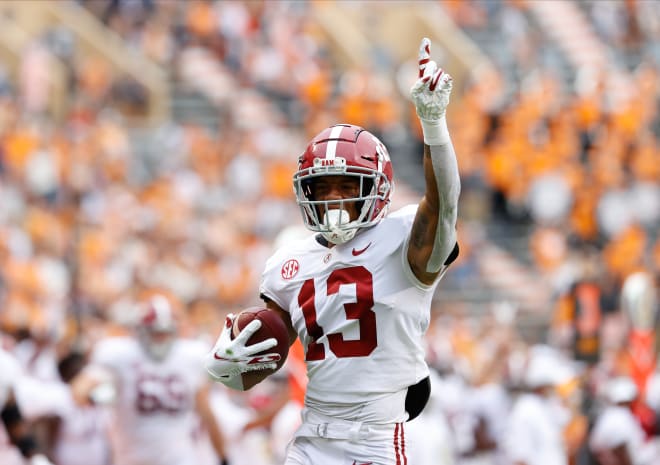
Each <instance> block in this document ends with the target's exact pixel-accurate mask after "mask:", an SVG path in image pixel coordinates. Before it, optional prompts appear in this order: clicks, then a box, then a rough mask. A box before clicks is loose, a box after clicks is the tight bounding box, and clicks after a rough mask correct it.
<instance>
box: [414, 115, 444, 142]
mask: <svg viewBox="0 0 660 465" xmlns="http://www.w3.org/2000/svg"><path fill="white" fill-rule="evenodd" d="M419 121H420V122H421V123H422V133H423V134H424V143H425V144H426V145H445V144H448V143H449V141H450V137H449V129H448V128H447V118H445V117H444V116H443V117H442V118H440V119H439V120H435V121H430V120H425V119H422V118H420V119H419Z"/></svg>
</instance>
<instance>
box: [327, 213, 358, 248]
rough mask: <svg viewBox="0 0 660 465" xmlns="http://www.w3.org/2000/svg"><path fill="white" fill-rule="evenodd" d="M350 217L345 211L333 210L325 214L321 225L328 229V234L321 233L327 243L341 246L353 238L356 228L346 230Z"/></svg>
mask: <svg viewBox="0 0 660 465" xmlns="http://www.w3.org/2000/svg"><path fill="white" fill-rule="evenodd" d="M350 219H351V217H350V215H349V214H348V212H347V211H346V210H343V209H333V210H328V211H326V212H325V215H324V217H323V225H324V226H325V227H326V228H328V229H329V231H328V232H323V233H321V234H323V237H325V238H326V240H327V241H328V242H332V243H333V244H343V243H344V242H347V241H350V240H351V239H353V236H355V232H356V231H357V229H356V228H350V229H346V226H348V225H349V224H350Z"/></svg>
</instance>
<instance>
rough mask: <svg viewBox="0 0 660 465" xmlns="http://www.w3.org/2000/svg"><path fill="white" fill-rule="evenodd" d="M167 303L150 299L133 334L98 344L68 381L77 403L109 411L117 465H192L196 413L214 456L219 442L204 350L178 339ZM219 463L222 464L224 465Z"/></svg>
mask: <svg viewBox="0 0 660 465" xmlns="http://www.w3.org/2000/svg"><path fill="white" fill-rule="evenodd" d="M176 332H177V325H176V320H175V316H174V312H173V309H172V307H171V306H170V303H169V301H168V300H167V299H166V298H165V297H163V296H160V295H156V296H153V297H151V299H150V300H149V302H148V304H147V305H146V308H145V309H144V312H143V314H142V316H141V321H140V323H139V324H138V327H137V334H136V336H135V337H133V336H129V337H113V338H108V339H105V340H103V341H101V342H99V343H98V344H97V345H96V347H95V348H94V350H93V352H92V355H91V360H90V361H91V363H90V365H88V366H87V367H85V369H84V370H83V371H82V373H81V374H80V375H78V377H76V379H74V381H73V384H72V388H73V392H74V396H75V398H76V400H77V401H78V402H79V403H85V402H88V401H90V400H92V401H96V402H100V403H106V404H109V405H112V406H113V409H112V413H113V415H112V418H111V434H110V437H111V444H112V454H113V461H114V463H117V464H121V465H195V464H196V463H197V460H196V457H197V451H196V448H195V443H194V441H193V437H192V432H193V429H194V427H195V426H196V425H195V422H194V420H195V415H199V418H200V419H201V420H202V422H203V423H204V427H205V428H206V430H207V431H208V433H209V437H210V439H211V442H212V444H213V447H214V449H215V451H216V453H217V455H218V458H219V459H224V456H225V455H224V443H223V437H222V434H221V431H220V429H219V427H218V424H217V422H216V419H215V417H214V416H213V412H212V410H211V407H210V405H209V400H208V391H209V387H210V385H209V383H208V381H207V379H206V377H205V374H204V371H203V370H200V369H199V367H200V363H201V362H202V360H203V359H204V352H205V349H204V348H203V346H202V345H201V343H199V342H198V341H194V340H189V339H184V338H180V337H178V336H177V334H176ZM223 463H226V462H223Z"/></svg>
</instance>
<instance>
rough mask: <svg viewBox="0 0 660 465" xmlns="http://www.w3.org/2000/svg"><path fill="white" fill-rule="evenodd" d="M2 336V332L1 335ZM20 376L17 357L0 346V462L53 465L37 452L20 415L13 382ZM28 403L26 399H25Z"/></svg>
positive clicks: (34, 436)
mask: <svg viewBox="0 0 660 465" xmlns="http://www.w3.org/2000/svg"><path fill="white" fill-rule="evenodd" d="M0 337H1V334H0ZM22 376H23V369H22V367H21V366H20V364H19V362H18V360H16V358H15V357H14V356H13V355H12V354H11V353H9V352H7V351H5V350H4V349H3V348H2V347H0V418H1V419H2V421H1V422H0V463H2V464H7V465H10V464H14V463H18V464H20V463H25V464H27V465H52V463H51V462H50V460H48V459H47V458H46V456H45V455H43V454H42V453H40V451H39V444H38V443H37V440H36V435H35V434H34V433H33V432H32V431H31V429H30V426H29V424H28V422H27V421H26V420H25V419H24V418H23V415H22V413H21V408H20V406H19V402H18V400H17V399H16V397H17V396H16V392H15V388H16V383H17V382H19V380H20V378H21V377H22ZM25 401H26V402H29V399H26V400H25ZM21 456H22V458H23V459H24V461H23V460H22V458H21Z"/></svg>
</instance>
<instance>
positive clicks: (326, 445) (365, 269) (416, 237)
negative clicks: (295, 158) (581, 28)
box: [206, 39, 460, 465]
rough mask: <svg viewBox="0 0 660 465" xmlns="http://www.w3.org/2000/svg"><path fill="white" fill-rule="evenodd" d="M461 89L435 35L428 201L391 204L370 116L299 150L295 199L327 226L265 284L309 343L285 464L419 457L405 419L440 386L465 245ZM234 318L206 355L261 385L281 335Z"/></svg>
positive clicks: (425, 65)
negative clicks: (445, 312) (450, 273)
mask: <svg viewBox="0 0 660 465" xmlns="http://www.w3.org/2000/svg"><path fill="white" fill-rule="evenodd" d="M451 88H452V80H451V77H450V76H449V75H448V74H447V73H445V72H444V71H443V70H442V69H440V68H438V66H437V65H436V63H435V62H434V61H432V60H431V59H430V41H429V40H428V39H423V40H422V42H421V45H420V50H419V76H418V80H417V81H416V83H415V84H414V85H413V87H412V88H411V97H412V100H413V102H414V104H415V107H416V110H417V115H418V116H419V118H420V121H421V125H422V129H423V134H424V177H425V180H426V191H425V193H424V196H423V198H422V199H421V201H420V203H419V205H416V206H409V207H405V208H403V209H401V210H398V211H396V212H393V213H391V214H389V215H388V214H387V211H388V207H389V203H390V195H391V193H392V190H393V170H392V163H391V161H390V157H389V154H388V152H387V149H386V148H385V146H384V145H383V144H382V143H381V142H380V141H379V140H378V139H377V138H376V137H374V136H373V135H372V134H370V133H369V132H368V131H365V130H364V129H362V128H360V127H357V126H352V125H349V124H339V125H336V126H332V127H330V128H327V129H325V130H323V131H321V133H319V134H318V135H317V136H316V137H314V139H312V141H311V142H310V143H309V145H308V146H307V148H306V150H305V151H304V153H303V154H302V156H301V157H300V159H299V164H298V171H297V172H296V173H295V174H294V177H293V183H294V188H295V193H296V198H297V203H298V205H299V206H300V209H301V212H302V216H303V220H304V222H305V225H306V226H307V227H308V228H309V229H310V230H312V231H315V232H316V233H317V234H316V235H315V236H310V237H309V238H306V239H302V240H297V241H293V242H291V243H290V244H287V245H285V246H283V247H282V248H280V249H279V250H278V251H277V252H276V253H275V254H274V255H273V256H272V257H271V258H270V259H269V260H268V262H267V264H266V268H265V270H264V272H263V275H262V280H261V286H260V293H261V297H262V298H263V299H264V301H265V302H266V305H267V307H268V308H269V309H271V310H272V311H274V312H276V313H278V314H279V315H280V316H281V317H282V319H283V320H284V321H285V323H286V324H287V326H288V327H289V329H290V339H291V341H293V340H295V337H296V336H297V337H299V338H300V340H301V342H302V345H303V347H304V348H305V362H306V365H307V375H308V378H309V383H308V385H307V391H306V396H305V405H304V408H303V411H302V425H301V426H300V427H299V428H298V430H297V431H296V433H295V437H294V440H293V441H292V442H291V444H290V445H289V448H288V452H287V458H286V462H285V463H286V464H287V465H293V464H300V465H302V464H319V463H323V464H326V465H333V464H336V465H347V464H354V465H355V464H365V463H369V464H373V465H393V464H400V463H406V462H407V457H406V442H405V431H404V423H405V422H406V421H407V420H410V419H412V418H414V417H416V416H417V415H418V414H419V413H420V412H421V410H422V409H423V408H424V406H425V404H426V402H427V400H428V397H429V393H430V382H429V369H428V366H427V364H426V361H425V359H424V356H425V352H424V346H423V335H424V333H425V332H426V330H427V328H428V325H429V320H430V305H431V300H432V297H433V293H434V291H435V289H436V286H437V284H438V281H439V280H440V278H441V277H442V276H443V274H444V273H445V271H446V270H447V267H448V266H449V264H450V263H452V262H453V261H454V260H455V258H456V256H457V255H458V245H457V242H456V218H457V207H458V197H459V191H460V179H459V173H458V166H457V161H456V155H455V153H454V148H453V145H452V143H451V139H450V137H449V132H448V129H447V123H446V119H445V111H446V108H447V104H448V103H449V95H450V92H451ZM232 323H233V321H232V317H231V316H230V317H229V318H228V321H227V324H226V325H225V328H224V329H223V331H222V332H221V334H220V337H219V339H218V341H217V342H216V345H215V346H214V348H213V350H212V351H211V352H210V353H209V354H208V355H207V361H206V368H207V370H208V371H209V373H210V374H211V376H213V377H214V378H215V379H217V380H218V381H220V382H222V383H224V384H226V385H227V386H229V387H232V388H234V389H242V390H244V389H249V388H250V387H252V386H253V385H254V384H256V383H257V382H259V381H260V380H261V379H263V378H264V377H266V376H268V375H269V374H272V372H273V369H274V368H275V364H274V363H272V362H271V363H268V362H260V361H259V359H258V358H257V357H254V355H255V354H256V353H257V352H259V351H261V350H264V349H269V348H271V347H273V346H274V345H275V344H274V340H267V341H262V342H260V343H258V344H254V345H251V346H248V347H246V346H245V342H246V341H247V340H248V338H249V337H250V336H251V335H252V334H253V332H254V331H255V330H256V329H258V327H259V326H260V322H258V321H254V322H251V323H250V324H248V325H247V326H246V327H245V328H244V329H243V331H242V332H241V334H239V335H238V336H237V337H236V338H235V339H231V337H230V334H229V333H230V327H231V325H232ZM273 355H274V356H275V357H276V356H277V354H273ZM254 370H258V371H254Z"/></svg>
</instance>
